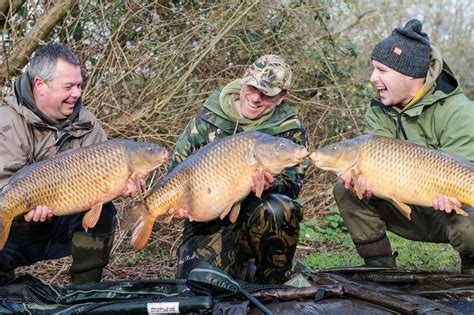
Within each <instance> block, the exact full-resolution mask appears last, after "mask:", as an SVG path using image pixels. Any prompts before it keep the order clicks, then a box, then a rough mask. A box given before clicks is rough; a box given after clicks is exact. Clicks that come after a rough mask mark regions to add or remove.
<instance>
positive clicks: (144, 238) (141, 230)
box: [131, 205, 155, 250]
mask: <svg viewBox="0 0 474 315" xmlns="http://www.w3.org/2000/svg"><path fill="white" fill-rule="evenodd" d="M138 207H140V208H141V209H140V210H141V211H142V213H143V214H142V215H141V216H140V218H138V220H137V222H136V223H135V227H134V228H133V232H132V240H131V243H132V246H133V248H134V249H135V250H140V249H142V248H143V247H144V246H145V245H146V243H147V242H148V240H149V239H150V236H151V232H152V230H153V225H154V223H155V217H154V216H152V215H151V214H150V213H149V212H148V211H147V209H146V206H145V205H139V206H138Z"/></svg>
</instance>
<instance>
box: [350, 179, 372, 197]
mask: <svg viewBox="0 0 474 315" xmlns="http://www.w3.org/2000/svg"><path fill="white" fill-rule="evenodd" d="M357 184H358V185H359V189H360V192H361V193H362V196H364V198H367V199H370V198H372V197H373V196H374V193H373V188H372V186H370V184H369V183H367V181H366V180H365V177H364V176H362V175H359V177H357ZM354 186H355V183H354V180H353V178H352V177H351V176H347V177H346V179H344V187H345V188H346V189H347V190H350V191H352V192H353V193H355V188H354Z"/></svg>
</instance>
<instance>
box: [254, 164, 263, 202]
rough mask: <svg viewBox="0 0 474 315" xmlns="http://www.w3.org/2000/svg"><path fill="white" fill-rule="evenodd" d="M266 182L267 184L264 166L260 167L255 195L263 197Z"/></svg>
mask: <svg viewBox="0 0 474 315" xmlns="http://www.w3.org/2000/svg"><path fill="white" fill-rule="evenodd" d="M264 184H265V170H264V169H263V167H260V168H259V169H258V183H257V188H256V189H255V196H257V197H258V198H261V197H262V193H263V187H264Z"/></svg>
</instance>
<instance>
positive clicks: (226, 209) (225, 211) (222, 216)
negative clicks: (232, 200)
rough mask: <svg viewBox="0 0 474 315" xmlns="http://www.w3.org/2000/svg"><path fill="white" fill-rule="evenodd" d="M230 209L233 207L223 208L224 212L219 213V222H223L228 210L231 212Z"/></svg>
mask: <svg viewBox="0 0 474 315" xmlns="http://www.w3.org/2000/svg"><path fill="white" fill-rule="evenodd" d="M232 207H233V205H230V206H228V207H227V208H225V209H224V211H222V213H221V215H220V216H219V218H220V219H221V220H224V218H225V216H226V215H228V214H229V213H230V210H232Z"/></svg>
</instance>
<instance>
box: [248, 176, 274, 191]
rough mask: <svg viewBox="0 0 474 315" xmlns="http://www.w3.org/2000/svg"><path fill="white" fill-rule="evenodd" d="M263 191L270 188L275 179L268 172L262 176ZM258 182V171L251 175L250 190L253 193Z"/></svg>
mask: <svg viewBox="0 0 474 315" xmlns="http://www.w3.org/2000/svg"><path fill="white" fill-rule="evenodd" d="M263 180H264V183H263V190H267V189H268V188H270V187H272V185H273V183H274V182H275V178H274V177H273V175H272V174H271V173H270V172H265V173H264V174H263ZM259 182H260V176H259V174H258V171H255V172H254V173H253V174H252V186H251V190H252V191H253V192H254V193H255V192H257V185H258V183H259Z"/></svg>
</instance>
